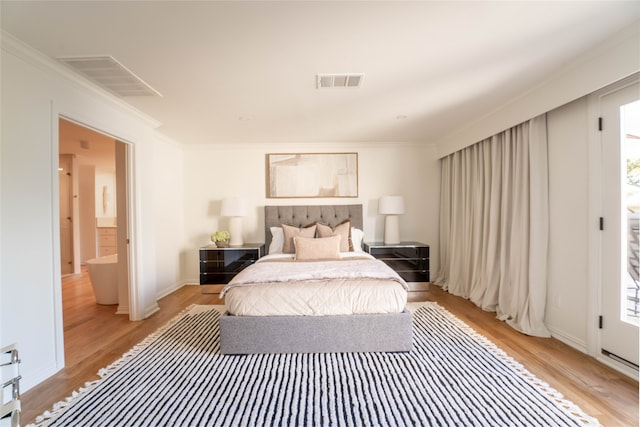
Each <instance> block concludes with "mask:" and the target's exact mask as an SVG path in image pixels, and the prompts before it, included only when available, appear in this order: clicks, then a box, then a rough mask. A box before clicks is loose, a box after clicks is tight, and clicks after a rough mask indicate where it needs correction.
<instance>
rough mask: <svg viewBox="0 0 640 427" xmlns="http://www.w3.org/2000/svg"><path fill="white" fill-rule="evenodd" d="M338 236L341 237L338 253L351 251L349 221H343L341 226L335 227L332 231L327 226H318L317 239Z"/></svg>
mask: <svg viewBox="0 0 640 427" xmlns="http://www.w3.org/2000/svg"><path fill="white" fill-rule="evenodd" d="M336 235H339V236H341V237H342V239H341V240H340V252H349V251H353V246H352V245H351V221H349V220H345V221H344V222H342V223H341V224H338V225H336V226H335V227H334V228H333V229H332V228H331V227H329V226H328V225H324V224H318V237H330V236H336Z"/></svg>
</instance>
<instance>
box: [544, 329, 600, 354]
mask: <svg viewBox="0 0 640 427" xmlns="http://www.w3.org/2000/svg"><path fill="white" fill-rule="evenodd" d="M546 326H547V329H549V332H551V336H552V337H553V338H555V339H557V340H558V341H561V342H563V343H565V344H566V345H568V346H569V347H572V348H574V349H576V350H578V351H579V352H581V353H584V354H589V350H588V349H587V343H586V342H585V341H584V340H581V339H579V338H576V337H574V336H571V335H569V334H567V333H565V332H563V331H561V330H559V329H556V328H554V327H552V326H549V325H546Z"/></svg>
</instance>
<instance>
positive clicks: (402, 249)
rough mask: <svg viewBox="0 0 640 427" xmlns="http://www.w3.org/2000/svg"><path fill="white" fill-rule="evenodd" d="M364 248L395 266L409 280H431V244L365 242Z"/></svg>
mask: <svg viewBox="0 0 640 427" xmlns="http://www.w3.org/2000/svg"><path fill="white" fill-rule="evenodd" d="M364 250H365V252H368V253H370V254H371V255H372V256H373V257H374V258H377V259H379V260H381V261H383V262H384V263H385V264H387V265H388V266H389V267H391V268H393V269H394V270H395V271H396V272H397V273H398V274H399V275H400V277H402V278H403V279H404V280H405V281H407V282H428V281H429V245H425V244H424V243H419V242H400V243H396V244H385V243H383V242H369V243H367V242H365V243H364Z"/></svg>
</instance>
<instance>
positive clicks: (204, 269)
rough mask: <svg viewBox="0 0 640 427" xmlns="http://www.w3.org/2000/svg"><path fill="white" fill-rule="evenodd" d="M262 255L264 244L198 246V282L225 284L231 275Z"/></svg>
mask: <svg viewBox="0 0 640 427" xmlns="http://www.w3.org/2000/svg"><path fill="white" fill-rule="evenodd" d="M262 255H264V244H261V243H260V244H246V245H242V246H238V247H229V248H218V247H216V246H214V245H210V246H205V247H202V248H200V284H201V285H213V284H226V283H229V282H230V281H231V279H233V277H234V276H235V275H236V274H238V273H239V272H241V271H242V270H244V269H245V268H247V267H248V266H250V265H251V264H253V263H255V262H256V261H257V260H258V259H260V257H261V256H262Z"/></svg>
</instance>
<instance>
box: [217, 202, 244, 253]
mask: <svg viewBox="0 0 640 427" xmlns="http://www.w3.org/2000/svg"><path fill="white" fill-rule="evenodd" d="M220 215H221V216H228V217H230V219H229V233H231V239H230V240H229V245H230V246H242V245H243V244H244V242H243V241H242V217H243V216H245V215H247V204H246V201H245V200H244V199H241V198H239V197H233V198H229V199H223V200H222V207H221V208H220Z"/></svg>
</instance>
